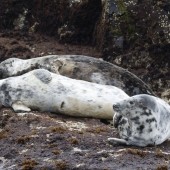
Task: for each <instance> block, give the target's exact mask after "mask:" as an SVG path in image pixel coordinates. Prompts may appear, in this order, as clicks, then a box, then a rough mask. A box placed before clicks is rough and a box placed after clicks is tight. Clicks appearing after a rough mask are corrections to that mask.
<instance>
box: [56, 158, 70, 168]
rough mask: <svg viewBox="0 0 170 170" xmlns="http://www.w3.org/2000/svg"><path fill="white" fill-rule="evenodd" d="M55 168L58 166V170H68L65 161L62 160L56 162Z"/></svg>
mask: <svg viewBox="0 0 170 170" xmlns="http://www.w3.org/2000/svg"><path fill="white" fill-rule="evenodd" d="M55 166H56V169H58V170H66V169H68V165H67V163H66V162H65V161H62V160H57V161H55Z"/></svg>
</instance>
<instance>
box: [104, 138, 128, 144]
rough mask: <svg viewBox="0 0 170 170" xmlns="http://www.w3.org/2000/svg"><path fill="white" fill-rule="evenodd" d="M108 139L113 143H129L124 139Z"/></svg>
mask: <svg viewBox="0 0 170 170" xmlns="http://www.w3.org/2000/svg"><path fill="white" fill-rule="evenodd" d="M107 140H108V142H109V143H110V144H111V145H127V141H126V140H124V139H118V138H108V139H107Z"/></svg>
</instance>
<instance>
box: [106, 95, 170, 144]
mask: <svg viewBox="0 0 170 170" xmlns="http://www.w3.org/2000/svg"><path fill="white" fill-rule="evenodd" d="M113 109H114V111H115V115H114V118H113V122H114V126H115V127H116V128H117V129H118V132H119V135H120V138H121V139H117V138H109V141H110V142H112V143H123V144H127V145H136V146H147V145H159V144H161V143H162V142H164V141H165V140H166V139H168V138H169V137H170V106H169V105H168V104H167V103H166V102H165V101H163V100H162V99H160V98H158V97H154V96H150V95H146V94H141V95H136V96H133V97H129V98H127V99H125V100H123V101H120V102H118V103H117V104H114V105H113Z"/></svg>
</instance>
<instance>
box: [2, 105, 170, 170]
mask: <svg viewBox="0 0 170 170" xmlns="http://www.w3.org/2000/svg"><path fill="white" fill-rule="evenodd" d="M0 127H1V129H0V152H1V155H0V168H1V169H3V170H6V169H12V170H15V169H16V170H18V169H59V170H60V169H61V170H63V169H81V170H82V169H86V170H94V169H96V170H97V169H101V170H106V169H107V170H113V169H159V168H166V169H168V168H169V167H170V166H169V159H170V153H169V150H170V143H169V141H166V142H165V143H163V144H162V145H160V146H157V147H146V148H137V147H125V146H112V145H109V144H108V142H107V138H108V137H116V136H117V133H116V130H115V129H114V128H113V127H111V125H106V124H104V123H102V122H101V121H100V120H98V119H87V118H72V117H67V116H62V115H56V114H51V113H40V112H32V113H30V114H25V113H19V114H16V113H14V112H13V111H11V110H9V109H5V108H4V109H2V110H1V112H0Z"/></svg>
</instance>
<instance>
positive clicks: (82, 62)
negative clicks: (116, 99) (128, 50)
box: [0, 55, 154, 96]
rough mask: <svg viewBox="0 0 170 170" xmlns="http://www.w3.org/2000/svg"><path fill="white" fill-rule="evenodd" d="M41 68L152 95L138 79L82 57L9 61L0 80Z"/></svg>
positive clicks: (0, 67)
mask: <svg viewBox="0 0 170 170" xmlns="http://www.w3.org/2000/svg"><path fill="white" fill-rule="evenodd" d="M41 68H42V69H46V70H49V71H50V72H53V73H57V74H58V73H59V74H61V75H63V76H67V77H70V78H73V79H77V80H85V81H88V82H94V83H98V84H103V85H112V86H116V87H118V88H120V89H122V90H123V91H124V92H125V93H127V94H128V95H129V96H133V95H136V94H152V95H154V94H153V92H152V90H151V89H150V88H149V87H148V86H147V85H146V84H145V83H144V82H143V81H142V80H141V79H139V78H138V77H137V76H135V75H134V74H132V73H131V72H129V71H127V70H126V69H123V68H121V67H118V66H116V65H114V64H111V63H108V62H106V61H103V60H100V59H96V58H93V57H88V56H82V55H49V56H44V57H38V58H32V59H28V60H22V59H19V58H10V59H7V60H5V61H3V62H1V63H0V79H3V78H8V77H11V76H19V75H22V74H24V73H27V72H29V71H31V70H34V69H41Z"/></svg>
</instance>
